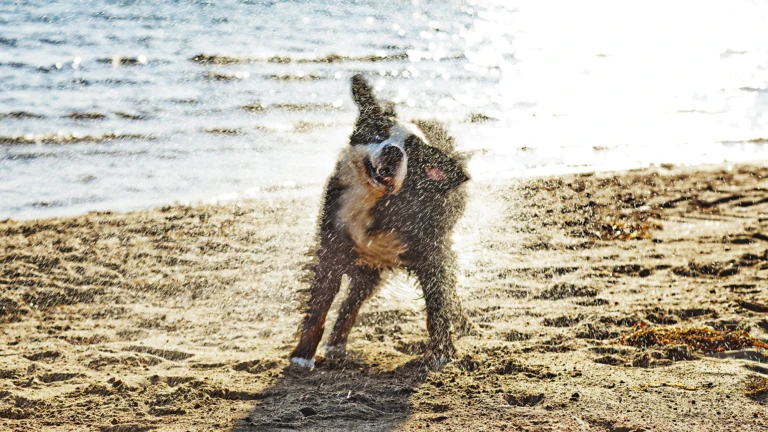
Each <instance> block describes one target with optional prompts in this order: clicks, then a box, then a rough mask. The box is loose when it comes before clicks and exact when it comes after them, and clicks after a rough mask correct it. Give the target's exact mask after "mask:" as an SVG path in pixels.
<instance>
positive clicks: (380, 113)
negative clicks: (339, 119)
mask: <svg viewBox="0 0 768 432" xmlns="http://www.w3.org/2000/svg"><path fill="white" fill-rule="evenodd" d="M352 99H353V100H354V101H355V104H356V105H357V107H358V109H359V110H360V113H359V115H358V117H357V122H356V124H355V129H354V131H353V132H352V135H351V136H350V145H351V146H352V147H353V152H352V154H353V157H352V163H353V164H354V165H355V166H356V168H357V172H359V173H360V175H362V176H364V177H365V180H366V181H367V182H368V184H369V187H371V188H372V189H374V190H376V191H378V192H381V193H388V194H396V193H398V192H399V191H400V189H402V187H403V185H404V184H406V183H408V184H409V185H412V186H413V187H415V188H418V189H433V190H450V189H452V188H455V187H457V186H459V185H461V184H462V183H464V182H465V181H467V180H469V176H467V174H466V173H465V171H464V168H463V167H462V165H461V163H460V161H459V160H458V158H456V157H455V156H454V155H451V154H449V153H447V152H445V151H443V150H441V149H440V148H438V147H436V146H433V145H430V142H429V140H428V139H427V137H425V134H424V133H423V131H422V130H421V129H420V128H419V127H417V126H415V125H413V124H410V123H403V122H400V121H399V120H398V119H397V116H396V115H395V112H394V109H393V108H392V106H391V105H388V106H383V105H382V104H381V103H379V101H378V100H377V99H376V96H375V95H374V93H373V89H372V88H371V86H370V85H369V84H368V82H367V81H366V80H365V78H363V77H362V76H360V75H355V76H354V77H352Z"/></svg>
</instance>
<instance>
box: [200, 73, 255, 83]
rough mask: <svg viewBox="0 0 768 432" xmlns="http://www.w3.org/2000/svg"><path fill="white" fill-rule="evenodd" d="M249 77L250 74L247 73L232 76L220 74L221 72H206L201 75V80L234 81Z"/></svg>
mask: <svg viewBox="0 0 768 432" xmlns="http://www.w3.org/2000/svg"><path fill="white" fill-rule="evenodd" d="M250 76H251V74H250V73H248V72H236V73H233V74H229V73H221V72H206V73H205V74H203V78H205V79H207V80H211V81H235V80H241V79H246V78H248V77H250Z"/></svg>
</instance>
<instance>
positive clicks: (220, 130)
mask: <svg viewBox="0 0 768 432" xmlns="http://www.w3.org/2000/svg"><path fill="white" fill-rule="evenodd" d="M203 132H206V133H209V134H214V135H244V134H245V132H243V130H242V129H228V128H207V129H203Z"/></svg>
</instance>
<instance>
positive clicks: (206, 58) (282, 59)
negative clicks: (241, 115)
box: [189, 52, 408, 65]
mask: <svg viewBox="0 0 768 432" xmlns="http://www.w3.org/2000/svg"><path fill="white" fill-rule="evenodd" d="M407 59H408V54H407V53H404V52H401V53H392V54H369V55H362V56H345V55H341V54H328V55H326V56H321V57H287V56H279V55H274V56H271V57H252V56H229V55H208V54H198V55H196V56H194V57H192V58H190V59H189V60H190V61H193V62H195V63H202V64H220V65H227V64H242V63H282V64H285V63H327V64H330V63H342V62H369V63H370V62H383V61H398V60H407Z"/></svg>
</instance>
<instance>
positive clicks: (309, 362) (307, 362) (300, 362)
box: [291, 357, 315, 369]
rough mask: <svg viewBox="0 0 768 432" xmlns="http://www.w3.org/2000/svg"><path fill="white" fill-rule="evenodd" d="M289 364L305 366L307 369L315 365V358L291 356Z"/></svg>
mask: <svg viewBox="0 0 768 432" xmlns="http://www.w3.org/2000/svg"><path fill="white" fill-rule="evenodd" d="M291 364H295V365H298V366H301V367H305V368H307V369H312V368H313V367H315V359H314V357H313V358H311V359H305V358H301V357H292V358H291Z"/></svg>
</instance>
